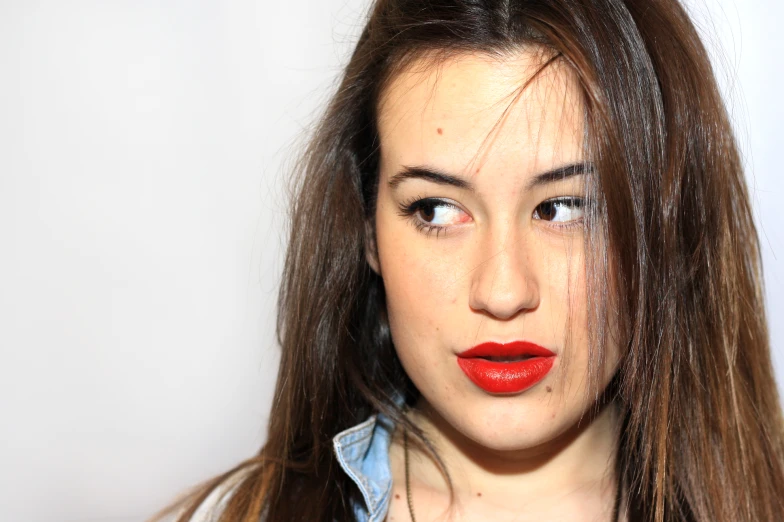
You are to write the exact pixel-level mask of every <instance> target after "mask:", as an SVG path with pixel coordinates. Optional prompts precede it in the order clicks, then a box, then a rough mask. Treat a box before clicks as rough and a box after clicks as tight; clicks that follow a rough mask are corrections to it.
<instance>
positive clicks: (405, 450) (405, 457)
mask: <svg viewBox="0 0 784 522" xmlns="http://www.w3.org/2000/svg"><path fill="white" fill-rule="evenodd" d="M403 462H404V464H405V467H406V498H407V500H408V514H409V515H411V522H416V517H415V516H414V502H413V501H412V500H411V484H410V481H409V478H408V477H409V471H408V430H403Z"/></svg>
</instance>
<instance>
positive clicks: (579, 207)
mask: <svg viewBox="0 0 784 522" xmlns="http://www.w3.org/2000/svg"><path fill="white" fill-rule="evenodd" d="M584 207H585V199H584V198H578V197H572V196H568V197H561V198H553V199H548V200H547V201H543V202H541V203H539V205H537V207H536V208H535V209H534V219H541V220H542V221H552V222H555V223H575V224H576V223H577V222H579V221H581V220H582V219H583V215H584V214H585V209H584Z"/></svg>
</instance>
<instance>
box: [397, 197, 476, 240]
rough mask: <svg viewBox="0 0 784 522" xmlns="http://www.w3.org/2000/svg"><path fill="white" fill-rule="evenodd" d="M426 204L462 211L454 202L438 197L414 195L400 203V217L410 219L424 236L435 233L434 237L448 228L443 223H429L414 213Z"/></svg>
mask: <svg viewBox="0 0 784 522" xmlns="http://www.w3.org/2000/svg"><path fill="white" fill-rule="evenodd" d="M426 205H433V206H444V207H451V208H456V209H458V210H460V211H462V209H461V208H460V207H458V206H457V205H455V204H454V203H451V202H449V201H447V200H444V199H439V198H423V197H416V198H414V199H412V200H409V201H407V202H403V203H401V204H400V210H399V212H398V213H399V214H400V215H401V216H402V217H404V218H407V219H409V220H411V223H412V224H413V225H414V227H415V228H416V229H417V231H419V232H422V233H423V234H425V235H426V236H430V235H432V234H435V235H436V237H438V236H439V235H440V234H441V233H442V232H446V229H447V228H449V227H446V226H443V225H431V224H430V223H427V222H425V221H422V220H421V219H419V218H418V217H417V215H416V214H417V212H419V211H421V210H422V209H423V208H425V206H426Z"/></svg>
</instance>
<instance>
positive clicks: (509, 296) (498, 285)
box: [469, 237, 539, 320]
mask: <svg viewBox="0 0 784 522" xmlns="http://www.w3.org/2000/svg"><path fill="white" fill-rule="evenodd" d="M531 250H532V245H526V244H525V239H524V238H519V239H517V240H514V239H512V238H511V237H510V238H508V239H506V240H504V241H493V240H492V238H490V239H489V240H488V241H487V242H486V243H485V244H484V245H481V246H480V251H481V252H482V253H481V254H480V256H481V257H480V258H479V259H478V261H479V262H480V263H481V264H479V266H478V268H477V269H476V270H475V271H474V274H473V277H472V280H471V289H470V295H469V305H470V306H471V308H472V309H473V310H475V311H481V312H484V313H486V314H488V315H491V316H493V317H495V318H497V319H501V320H506V319H511V318H513V317H515V316H516V315H517V314H519V313H521V312H523V311H525V310H533V309H535V308H536V307H537V306H539V284H538V281H537V277H536V263H535V259H533V258H532V256H534V255H535V252H532V251H531Z"/></svg>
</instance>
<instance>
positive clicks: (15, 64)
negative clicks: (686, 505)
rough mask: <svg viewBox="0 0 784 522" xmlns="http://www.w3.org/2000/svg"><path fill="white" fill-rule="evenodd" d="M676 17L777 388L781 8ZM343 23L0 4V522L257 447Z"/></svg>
mask: <svg viewBox="0 0 784 522" xmlns="http://www.w3.org/2000/svg"><path fill="white" fill-rule="evenodd" d="M694 2H695V5H696V7H695V8H694V9H695V13H696V15H697V19H698V23H699V24H700V26H701V28H703V29H705V30H707V31H708V32H710V33H711V34H713V35H714V36H712V37H711V38H710V40H709V42H708V45H709V46H710V47H711V49H712V50H714V51H718V53H717V55H719V56H722V59H721V63H717V66H718V67H719V69H720V72H719V74H720V77H721V81H722V85H723V86H724V89H725V92H726V93H727V97H728V99H729V101H730V107H731V111H732V114H733V118H734V120H735V123H736V126H737V130H738V134H739V137H740V141H741V143H742V146H743V150H744V154H745V158H746V163H747V167H748V172H749V178H750V184H751V186H752V187H753V191H752V192H753V198H754V204H755V209H756V215H757V218H758V223H759V225H760V227H761V231H762V235H763V247H764V261H765V269H766V284H767V298H768V314H769V318H770V325H771V333H772V341H773V347H774V354H773V355H774V358H775V359H776V362H777V368H778V375H779V381H780V382H782V381H784V327H783V326H782V322H781V319H782V317H784V315H783V312H784V261H782V258H784V231H783V230H782V228H784V227H782V225H784V219H783V218H782V215H781V212H782V209H781V201H783V200H784V182H783V181H782V177H781V171H780V166H781V160H780V159H779V158H778V157H777V153H780V152H781V149H782V144H784V143H782V139H781V136H782V134H781V130H780V126H781V125H782V122H784V110H783V107H784V102H782V99H781V93H782V88H781V85H782V84H783V83H784V73H782V65H783V64H784V60H782V58H781V57H782V52H784V46H783V45H782V42H783V41H784V38H782V37H781V35H780V23H779V21H780V20H782V19H784V3H782V2H780V1H779V0H768V1H764V0H752V1H748V0H722V1H718V0H694ZM284 5H285V7H284ZM365 9H366V0H350V1H347V0H319V1H315V0H313V1H310V2H307V5H304V3H303V2H273V1H270V0H257V1H253V0H225V1H219V0H168V1H161V0H114V1H105V0H104V1H100V0H92V1H90V0H39V1H32V0H0V355H1V358H0V518H2V519H3V520H9V521H11V520H13V521H18V522H39V521H46V522H50V521H55V522H59V521H68V522H75V521H80V522H81V521H115V522H121V521H122V522H125V521H137V520H142V519H143V518H145V517H146V516H148V515H149V514H150V513H152V512H153V511H154V510H155V509H157V508H159V507H161V506H162V505H163V504H164V503H166V502H167V501H168V500H170V499H171V498H172V497H173V496H174V495H175V493H177V492H179V491H181V490H182V489H183V488H185V487H187V486H189V485H192V484H194V483H195V482H198V481H200V480H204V479H207V478H208V477H210V476H212V475H214V474H216V473H218V472H220V471H224V470H226V469H227V468H229V467H230V466H233V465H234V464H235V463H237V462H238V461H239V460H241V459H243V458H245V457H248V456H250V455H251V454H253V453H254V452H255V451H256V450H257V449H258V448H259V447H260V445H261V444H262V443H263V441H264V437H265V432H264V430H265V426H266V421H267V417H268V409H269V405H270V394H271V391H272V388H273V384H274V380H275V372H276V366H277V362H278V353H277V348H276V347H275V341H274V330H273V328H274V306H275V298H276V290H277V284H278V283H277V281H278V277H279V273H280V268H281V251H282V245H283V243H284V239H283V238H284V236H285V234H284V232H283V230H284V227H285V215H286V212H287V203H286V197H285V196H286V194H285V191H284V190H283V187H284V183H283V182H284V181H285V178H286V175H285V172H286V162H287V161H290V158H292V157H293V156H294V155H295V153H296V150H297V144H296V139H297V137H298V136H301V135H302V132H303V130H304V129H306V128H307V127H308V125H309V124H310V123H311V122H312V121H313V118H314V116H315V115H316V114H317V110H318V109H319V108H320V107H322V106H323V104H324V102H325V100H326V99H327V96H328V93H329V92H330V90H331V88H332V87H333V86H334V81H335V78H336V76H337V74H338V72H339V70H340V66H341V64H344V63H345V61H346V58H347V54H348V52H349V50H350V48H351V44H352V42H353V41H354V38H355V37H356V35H357V34H358V32H359V29H360V27H361V22H362V19H363V16H364V12H365ZM741 348H742V347H741Z"/></svg>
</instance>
